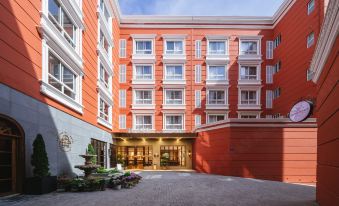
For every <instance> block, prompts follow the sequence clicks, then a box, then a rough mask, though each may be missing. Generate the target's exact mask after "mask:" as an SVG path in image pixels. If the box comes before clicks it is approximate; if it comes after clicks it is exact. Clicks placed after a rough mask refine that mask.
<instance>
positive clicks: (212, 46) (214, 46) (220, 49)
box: [208, 40, 226, 55]
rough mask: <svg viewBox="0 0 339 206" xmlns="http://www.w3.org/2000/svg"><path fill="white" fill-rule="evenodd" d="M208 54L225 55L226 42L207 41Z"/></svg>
mask: <svg viewBox="0 0 339 206" xmlns="http://www.w3.org/2000/svg"><path fill="white" fill-rule="evenodd" d="M208 54H216V55H220V54H221V55H225V54H226V41H215V40H213V41H211V40H209V41H208Z"/></svg>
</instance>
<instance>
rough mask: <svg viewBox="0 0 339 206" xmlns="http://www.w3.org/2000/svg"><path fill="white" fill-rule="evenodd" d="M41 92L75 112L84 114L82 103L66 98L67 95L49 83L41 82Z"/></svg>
mask: <svg viewBox="0 0 339 206" xmlns="http://www.w3.org/2000/svg"><path fill="white" fill-rule="evenodd" d="M40 91H41V93H43V94H45V95H46V96H48V97H50V98H52V99H54V100H56V101H58V102H60V103H61V104H63V105H65V106H67V107H69V108H71V109H73V110H74V111H76V112H78V113H80V114H83V106H82V105H81V104H80V103H78V102H77V101H75V100H73V99H72V98H70V97H68V96H66V95H65V94H62V93H61V92H60V91H59V90H57V89H56V88H54V87H53V86H51V85H49V84H48V83H46V82H43V81H41V86H40Z"/></svg>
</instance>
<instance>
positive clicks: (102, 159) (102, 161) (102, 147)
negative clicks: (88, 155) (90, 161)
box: [91, 139, 107, 168]
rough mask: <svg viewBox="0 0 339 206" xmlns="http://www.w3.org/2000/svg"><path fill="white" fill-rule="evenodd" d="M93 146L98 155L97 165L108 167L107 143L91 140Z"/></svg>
mask: <svg viewBox="0 0 339 206" xmlns="http://www.w3.org/2000/svg"><path fill="white" fill-rule="evenodd" d="M91 144H92V146H93V148H94V151H95V154H96V155H97V156H96V157H95V158H96V164H97V165H100V166H101V167H105V168H106V167H107V165H106V162H107V159H106V158H107V151H106V143H105V142H102V141H99V140H96V139H91Z"/></svg>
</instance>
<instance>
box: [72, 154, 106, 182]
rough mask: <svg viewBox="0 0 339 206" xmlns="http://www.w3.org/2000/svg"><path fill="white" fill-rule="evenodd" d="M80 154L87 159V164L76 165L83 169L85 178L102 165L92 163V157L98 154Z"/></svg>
mask: <svg viewBox="0 0 339 206" xmlns="http://www.w3.org/2000/svg"><path fill="white" fill-rule="evenodd" d="M79 156H80V157H82V158H84V159H85V165H76V166H75V168H78V169H80V170H83V171H84V174H85V178H87V177H89V176H90V175H91V174H92V172H93V171H94V170H96V169H97V168H99V167H100V165H95V164H93V163H92V158H93V157H96V155H91V154H85V155H79Z"/></svg>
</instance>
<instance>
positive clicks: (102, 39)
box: [99, 29, 111, 57]
mask: <svg viewBox="0 0 339 206" xmlns="http://www.w3.org/2000/svg"><path fill="white" fill-rule="evenodd" d="M99 35H100V36H99V41H100V42H99V44H100V46H101V48H102V49H103V50H104V52H105V55H106V56H107V57H110V55H111V46H110V44H109V42H108V40H107V38H106V36H105V35H104V33H103V32H102V31H101V29H100V32H99Z"/></svg>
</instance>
